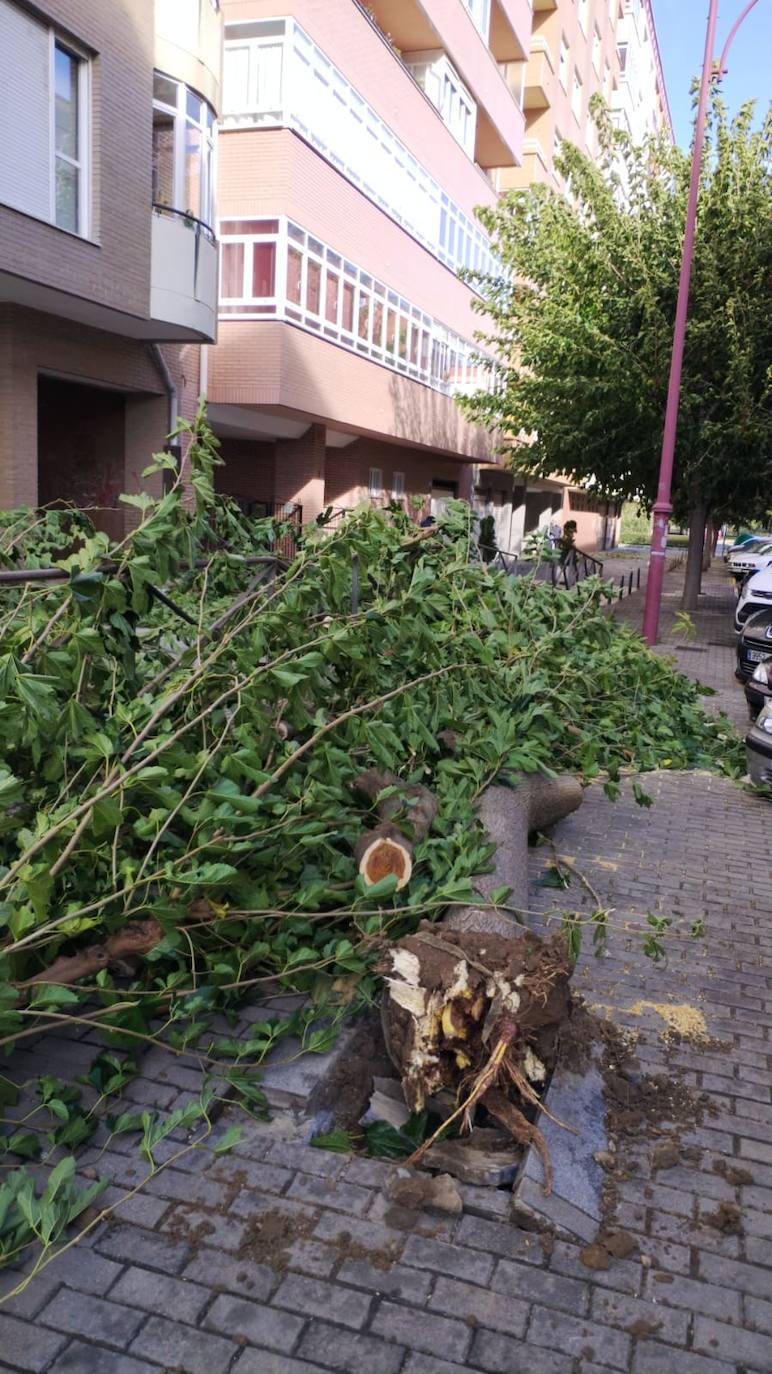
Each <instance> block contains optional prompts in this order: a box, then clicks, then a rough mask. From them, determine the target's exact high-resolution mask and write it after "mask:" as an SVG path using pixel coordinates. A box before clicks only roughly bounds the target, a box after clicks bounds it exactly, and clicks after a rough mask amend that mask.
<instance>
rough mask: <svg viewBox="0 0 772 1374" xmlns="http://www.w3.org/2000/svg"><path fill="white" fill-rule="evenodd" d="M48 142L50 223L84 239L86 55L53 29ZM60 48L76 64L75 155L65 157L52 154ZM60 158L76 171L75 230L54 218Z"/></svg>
mask: <svg viewBox="0 0 772 1374" xmlns="http://www.w3.org/2000/svg"><path fill="white" fill-rule="evenodd" d="M49 45H50V47H49V92H50V96H49V100H50V109H49V140H50V149H51V186H50V200H51V223H52V224H53V225H54V227H55V228H56V229H61V230H62V232H63V233H65V234H76V235H77V237H78V238H84V239H85V238H88V236H89V232H90V228H91V117H90V116H91V108H90V106H91V63H90V61H89V58H88V56H87V55H86V53H84V52H83V51H82V50H81V49H79V48H78V46H77V44H75V43H71V42H69V40H67V39H64V38H62V37H60V35H59V34H58V33H57V32H56V30H55V29H50V30H49ZM57 48H61V50H62V52H65V53H67V55H68V57H71V58H74V59H75V61H76V62H77V64H78V65H77V73H78V75H77V92H76V100H77V105H78V109H77V128H78V156H77V158H72V157H69V156H68V155H67V154H66V153H58V152H57V151H56V49H57ZM59 159H61V160H62V161H63V162H66V163H68V164H69V165H70V166H71V167H75V168H77V172H78V224H77V228H76V229H70V228H68V227H67V225H63V224H59V223H57V219H56V164H57V161H58V160H59Z"/></svg>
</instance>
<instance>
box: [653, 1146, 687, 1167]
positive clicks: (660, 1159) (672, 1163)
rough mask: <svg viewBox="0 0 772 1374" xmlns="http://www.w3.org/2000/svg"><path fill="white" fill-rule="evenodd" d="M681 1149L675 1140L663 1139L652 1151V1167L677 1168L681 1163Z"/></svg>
mask: <svg viewBox="0 0 772 1374" xmlns="http://www.w3.org/2000/svg"><path fill="white" fill-rule="evenodd" d="M680 1160H681V1151H680V1150H679V1148H678V1146H677V1144H676V1142H675V1141H674V1140H662V1141H660V1143H659V1145H655V1146H654V1149H653V1150H652V1152H651V1167H652V1169H675V1167H676V1165H677V1164H679V1163H680Z"/></svg>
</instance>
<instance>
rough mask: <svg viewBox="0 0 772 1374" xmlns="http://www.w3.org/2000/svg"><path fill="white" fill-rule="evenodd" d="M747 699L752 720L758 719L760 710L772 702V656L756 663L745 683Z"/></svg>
mask: <svg viewBox="0 0 772 1374" xmlns="http://www.w3.org/2000/svg"><path fill="white" fill-rule="evenodd" d="M745 700H746V701H747V703H748V714H749V715H750V718H751V720H756V718H757V716H758V714H759V711H761V710H763V708H764V707H765V706H766V705H767V703H768V702H772V658H768V659H767V660H766V662H765V663H757V664H756V667H755V668H754V670H753V672H752V674H751V676H750V677H749V678H748V681H747V682H746V684H745Z"/></svg>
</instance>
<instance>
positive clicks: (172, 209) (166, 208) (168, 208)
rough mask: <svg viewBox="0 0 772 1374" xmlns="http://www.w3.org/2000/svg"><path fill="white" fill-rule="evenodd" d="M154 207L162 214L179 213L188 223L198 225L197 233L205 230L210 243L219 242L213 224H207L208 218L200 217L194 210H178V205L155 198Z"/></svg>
mask: <svg viewBox="0 0 772 1374" xmlns="http://www.w3.org/2000/svg"><path fill="white" fill-rule="evenodd" d="M153 209H154V210H157V211H158V213H159V214H160V215H177V216H179V218H180V219H184V220H185V221H186V222H187V223H193V224H194V225H195V226H196V233H197V234H200V233H201V232H203V233H204V235H205V237H206V238H208V239H209V242H210V243H216V242H217V235H216V234H215V232H214V229H212V227H211V225H209V224H207V222H206V220H204V219H199V217H198V215H194V214H193V211H192V210H178V209H177V206H176V205H165V204H164V202H163V201H162V200H154V201H153Z"/></svg>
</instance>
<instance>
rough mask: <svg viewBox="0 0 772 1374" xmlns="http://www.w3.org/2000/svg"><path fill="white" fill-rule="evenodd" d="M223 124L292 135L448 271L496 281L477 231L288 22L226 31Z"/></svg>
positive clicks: (486, 243)
mask: <svg viewBox="0 0 772 1374" xmlns="http://www.w3.org/2000/svg"><path fill="white" fill-rule="evenodd" d="M222 124H223V128H225V129H240V128H245V127H246V128H248V127H254V126H256V125H259V126H261V127H265V126H269V127H270V126H274V127H276V126H279V127H284V128H290V129H294V130H295V131H296V132H297V133H299V134H301V135H302V137H303V138H304V139H305V140H306V141H307V142H308V143H309V144H310V145H311V146H312V147H313V148H316V149H317V151H318V152H319V153H320V154H321V155H322V157H324V158H326V159H327V161H328V162H330V163H331V164H332V165H333V166H334V167H335V168H336V169H337V170H338V171H339V172H340V173H341V174H342V175H343V176H345V177H346V178H347V179H348V180H349V181H351V182H353V184H354V185H355V186H357V187H358V188H359V190H360V191H362V192H363V194H364V195H366V196H367V197H368V198H369V199H370V200H372V201H374V203H375V204H376V205H378V206H379V207H380V208H381V209H382V210H383V211H385V213H386V214H387V215H389V217H390V218H391V219H393V220H395V221H396V222H397V223H398V224H400V225H401V226H402V227H403V228H404V229H405V230H406V231H407V232H408V233H409V234H411V235H412V236H413V237H414V238H416V239H417V240H418V241H419V243H422V244H423V245H424V247H426V248H428V249H429V251H430V252H431V253H432V254H433V255H434V256H435V257H436V258H438V259H439V261H440V262H442V263H444V264H445V265H446V266H447V267H450V268H451V270H452V271H454V272H455V271H458V269H459V268H462V267H466V268H471V269H473V270H474V271H479V272H483V273H492V274H496V275H498V273H499V272H500V267H499V265H498V263H497V260H496V258H495V256H494V254H493V252H492V250H491V245H490V241H489V239H488V237H487V235H486V234H485V233H484V232H483V230H482V229H481V228H480V226H479V225H477V224H475V223H474V221H473V220H471V219H470V218H469V216H468V215H466V214H465V213H464V211H463V210H462V209H461V208H460V206H458V205H457V204H456V203H455V202H454V201H453V200H452V199H451V198H450V196H448V195H447V194H446V192H445V191H444V190H443V189H442V187H441V186H440V184H439V182H437V181H436V180H435V179H434V177H433V176H432V175H431V174H430V172H428V171H427V169H426V168H425V167H423V166H422V165H421V163H420V162H419V161H418V160H417V158H415V157H414V156H413V154H412V153H411V152H410V151H409V149H408V148H406V147H405V145H404V143H402V142H401V141H400V140H399V139H398V138H397V137H396V135H395V134H394V133H392V131H391V129H390V128H389V127H388V125H387V124H385V123H384V121H383V120H382V119H381V118H380V116H379V115H378V114H376V112H375V110H374V109H373V108H372V106H370V105H368V103H367V101H366V100H364V99H363V97H362V96H361V95H359V93H358V92H357V91H356V90H355V89H354V87H353V86H351V84H350V83H349V82H348V81H347V80H346V78H345V77H344V76H343V74H342V73H341V72H340V71H339V70H338V68H337V67H336V66H334V64H333V63H332V62H331V61H330V60H329V58H328V57H327V56H326V55H325V54H324V53H323V52H322V50H321V48H319V47H317V45H316V43H314V42H313V40H312V39H311V38H310V37H309V36H308V34H307V33H306V32H305V30H304V29H302V28H301V27H300V25H299V24H297V23H296V22H295V21H294V20H293V19H289V18H286V19H269V20H257V21H249V22H242V23H234V24H226V26H225V66H224V80H223V120H222Z"/></svg>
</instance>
